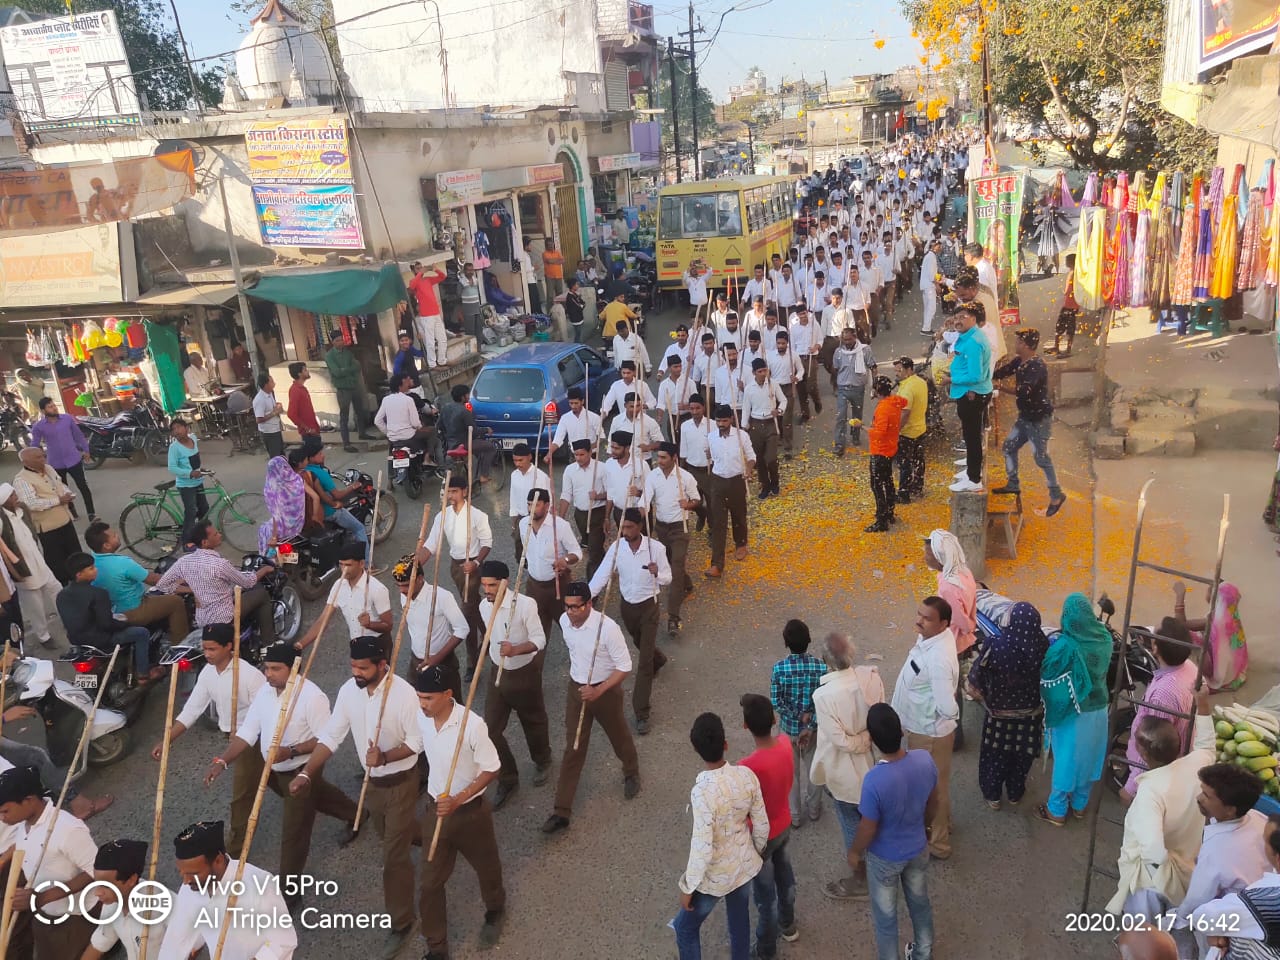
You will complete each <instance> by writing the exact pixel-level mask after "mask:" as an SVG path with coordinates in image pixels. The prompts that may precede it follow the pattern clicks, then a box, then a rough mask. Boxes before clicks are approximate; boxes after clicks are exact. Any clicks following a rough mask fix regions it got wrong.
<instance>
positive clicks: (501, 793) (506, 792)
mask: <svg viewBox="0 0 1280 960" xmlns="http://www.w3.org/2000/svg"><path fill="white" fill-rule="evenodd" d="M518 786H520V784H519V783H502V782H501V781H499V782H498V789H497V790H495V791H494V794H493V809H495V810H497V809H498V808H499V807H501V806H502V805H503V804H504V803H506V802H507V801H508V800H510V799H511V795H512V794H513V793H515V792H516V787H518Z"/></svg>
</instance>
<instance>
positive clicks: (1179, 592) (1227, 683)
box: [1173, 581, 1249, 693]
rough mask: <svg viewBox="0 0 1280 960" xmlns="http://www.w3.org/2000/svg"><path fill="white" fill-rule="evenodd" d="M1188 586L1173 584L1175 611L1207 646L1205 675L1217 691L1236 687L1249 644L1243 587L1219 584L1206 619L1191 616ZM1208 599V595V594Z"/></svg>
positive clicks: (1205, 649)
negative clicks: (1243, 615) (1243, 618)
mask: <svg viewBox="0 0 1280 960" xmlns="http://www.w3.org/2000/svg"><path fill="white" fill-rule="evenodd" d="M1186 597H1187V588H1186V586H1185V585H1184V584H1183V583H1182V582H1181V581H1179V582H1178V583H1175V584H1174V585H1173V615H1174V617H1175V618H1176V619H1178V620H1181V621H1182V622H1183V623H1185V624H1186V625H1187V628H1188V629H1190V630H1191V636H1192V639H1193V640H1195V641H1196V642H1197V643H1199V644H1201V645H1202V646H1203V647H1204V679H1205V682H1206V683H1208V684H1209V689H1210V690H1211V691H1213V692H1214V693H1217V692H1219V691H1221V690H1236V689H1238V688H1239V687H1240V686H1241V684H1243V683H1244V679H1245V671H1246V670H1247V669H1248V666H1249V647H1248V644H1246V643H1245V639H1244V624H1243V623H1242V622H1241V620H1240V590H1239V588H1238V587H1236V585H1235V584H1234V583H1226V582H1223V583H1220V584H1218V596H1217V598H1216V599H1215V600H1214V602H1213V609H1212V610H1211V611H1210V613H1209V616H1208V617H1207V618H1205V619H1203V620H1188V619H1187V607H1186ZM1205 599H1206V600H1208V597H1206V598H1205Z"/></svg>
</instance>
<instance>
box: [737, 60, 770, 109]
mask: <svg viewBox="0 0 1280 960" xmlns="http://www.w3.org/2000/svg"><path fill="white" fill-rule="evenodd" d="M768 89H769V84H768V82H767V81H766V80H765V76H764V71H763V70H761V69H760V68H759V67H752V68H751V69H750V70H748V71H747V78H746V79H745V80H743V81H742V82H741V83H736V84H734V85H733V86H731V87H730V88H729V102H730V103H733V101H735V100H739V99H741V98H742V97H753V96H759V95H760V94H762V93H765V92H766V91H767V90H768Z"/></svg>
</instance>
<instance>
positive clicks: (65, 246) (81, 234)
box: [0, 223, 137, 308]
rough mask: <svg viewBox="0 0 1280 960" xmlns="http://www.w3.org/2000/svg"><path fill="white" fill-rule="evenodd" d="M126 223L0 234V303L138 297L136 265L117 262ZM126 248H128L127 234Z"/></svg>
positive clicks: (35, 304)
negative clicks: (51, 231)
mask: <svg viewBox="0 0 1280 960" xmlns="http://www.w3.org/2000/svg"><path fill="white" fill-rule="evenodd" d="M129 228H130V225H129V224H127V223H123V224H121V223H98V224H94V225H92V226H88V227H79V228H77V229H74V230H58V231H55V232H53V233H30V234H23V235H21V236H8V237H0V303H2V304H4V305H5V307H6V308H16V307H52V306H63V305H68V306H70V305H77V304H91V303H122V302H126V301H129V300H132V299H134V298H135V297H136V296H137V279H136V269H135V264H133V263H132V262H130V263H128V264H126V265H124V268H123V269H122V265H121V262H120V247H121V244H120V235H121V231H122V230H124V231H126V232H127V231H128V230H129ZM128 240H129V242H128V245H127V247H126V249H129V250H132V237H131V235H129V237H128Z"/></svg>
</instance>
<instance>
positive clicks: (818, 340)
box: [789, 313, 822, 357]
mask: <svg viewBox="0 0 1280 960" xmlns="http://www.w3.org/2000/svg"><path fill="white" fill-rule="evenodd" d="M807 316H808V318H809V320H808V322H807V323H802V322H801V320H800V317H799V315H798V314H794V313H793V314H792V315H791V320H790V324H789V325H790V328H791V329H790V333H791V350H792V352H793V353H795V354H797V355H798V356H801V357H807V356H808V355H809V353H810V352H811V351H812V350H813V347H814V345H815V344H816V345H818V346H822V331H821V330H819V329H818V323H817V321H816V320H815V319H814V317H813V314H812V313H810V314H807Z"/></svg>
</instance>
